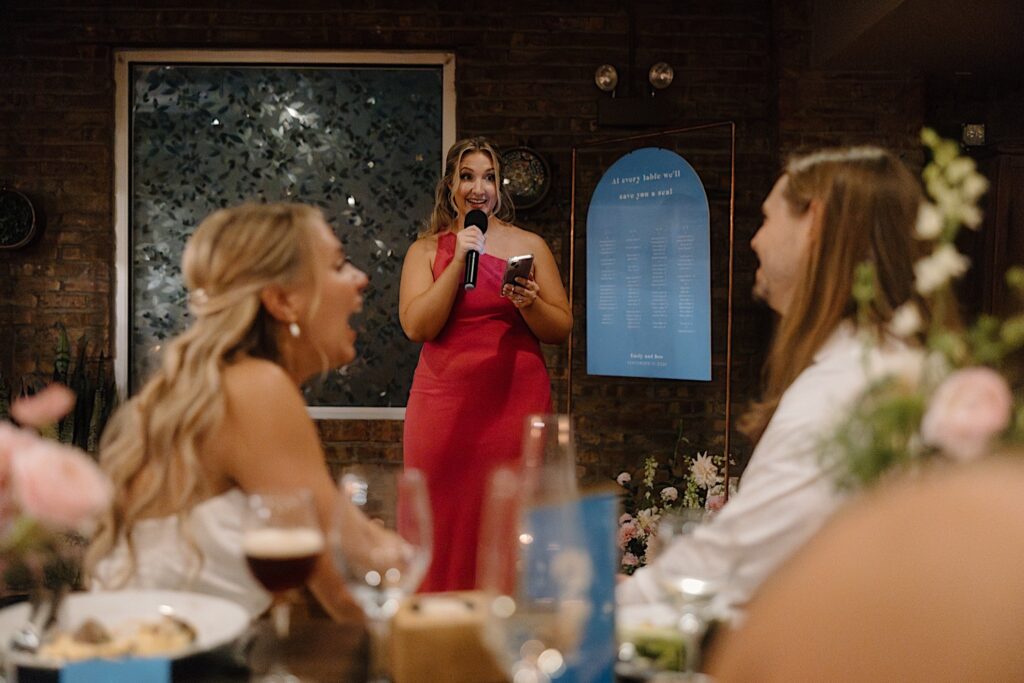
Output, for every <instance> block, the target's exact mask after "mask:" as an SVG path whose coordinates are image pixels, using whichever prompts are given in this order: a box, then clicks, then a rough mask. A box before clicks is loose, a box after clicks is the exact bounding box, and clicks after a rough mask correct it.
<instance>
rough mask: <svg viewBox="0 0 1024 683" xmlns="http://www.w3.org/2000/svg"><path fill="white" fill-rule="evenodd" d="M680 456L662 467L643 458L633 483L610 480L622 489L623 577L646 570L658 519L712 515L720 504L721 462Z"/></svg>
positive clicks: (628, 477) (624, 476) (627, 477)
mask: <svg viewBox="0 0 1024 683" xmlns="http://www.w3.org/2000/svg"><path fill="white" fill-rule="evenodd" d="M685 442H686V440H685V439H680V441H679V443H680V444H684V443H685ZM680 450H681V449H680V448H679V446H678V445H677V448H676V457H675V458H674V459H673V460H672V461H670V462H666V463H659V462H658V459H657V458H655V457H654V456H648V457H647V458H646V459H645V460H644V466H643V470H642V471H641V472H639V473H637V476H636V477H634V476H633V474H631V473H630V472H622V473H620V474H619V475H618V477H616V482H617V483H618V484H619V486H621V487H622V489H623V494H622V495H623V510H624V511H623V514H622V516H621V517H620V518H619V529H618V538H617V542H618V545H619V549H620V550H621V551H622V559H621V570H622V572H623V573H624V574H632V573H633V572H635V571H636V570H637V569H638V568H640V567H643V566H644V565H645V564H647V548H648V545H649V543H650V542H651V540H652V539H653V538H654V537H655V536H656V535H657V531H658V522H659V521H660V520H661V516H662V515H663V514H665V513H666V512H670V511H672V510H679V509H682V508H692V509H701V510H707V511H710V512H713V511H716V510H718V509H720V508H721V507H722V505H724V504H725V481H724V479H725V478H724V476H723V474H722V472H723V470H724V467H725V458H724V457H723V456H721V455H708V452H707V451H704V452H703V453H700V452H694V453H693V454H692V455H681V454H680V453H679V451H680Z"/></svg>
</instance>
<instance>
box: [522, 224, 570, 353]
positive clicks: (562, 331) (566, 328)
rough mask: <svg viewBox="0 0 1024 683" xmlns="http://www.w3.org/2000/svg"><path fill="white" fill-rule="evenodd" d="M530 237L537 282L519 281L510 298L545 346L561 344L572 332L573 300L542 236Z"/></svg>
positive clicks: (531, 235)
mask: <svg viewBox="0 0 1024 683" xmlns="http://www.w3.org/2000/svg"><path fill="white" fill-rule="evenodd" d="M527 234H529V236H530V237H529V242H530V250H531V251H532V252H533V254H534V279H533V280H532V281H526V280H524V278H517V280H518V282H519V284H518V285H517V286H516V287H514V288H513V291H512V296H511V297H510V299H511V301H512V303H513V305H515V306H516V308H518V309H519V312H520V314H522V316H523V320H525V321H526V325H527V326H528V327H529V328H530V331H531V332H533V334H534V335H536V337H537V339H539V340H541V341H542V342H544V343H545V344H561V343H562V342H564V341H565V340H566V338H568V336H569V332H570V331H571V330H572V311H570V310H569V299H568V297H566V295H565V288H564V287H562V277H561V275H559V273H558V265H557V264H556V263H555V257H554V256H552V254H551V250H550V249H549V248H548V245H547V243H546V242H545V241H544V239H543V238H541V237H540V236H539V235H534V234H533V233H527ZM517 296H519V297H521V300H520V299H518V298H517Z"/></svg>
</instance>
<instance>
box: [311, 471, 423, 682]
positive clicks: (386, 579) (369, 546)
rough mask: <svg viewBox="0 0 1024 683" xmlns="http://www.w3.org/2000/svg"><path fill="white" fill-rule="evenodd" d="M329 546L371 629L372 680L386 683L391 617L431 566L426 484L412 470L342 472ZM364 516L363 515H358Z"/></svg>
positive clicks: (419, 475) (421, 476)
mask: <svg viewBox="0 0 1024 683" xmlns="http://www.w3.org/2000/svg"><path fill="white" fill-rule="evenodd" d="M338 488H339V495H340V496H341V498H342V500H341V501H340V503H339V505H338V509H337V513H336V515H335V523H334V526H333V528H332V529H331V532H330V546H331V552H332V555H333V557H334V561H335V564H336V565H337V567H338V569H339V571H340V572H341V575H342V577H343V578H344V579H345V583H346V585H347V586H348V588H349V590H350V591H351V593H352V596H353V597H354V598H355V599H356V601H357V602H358V603H359V606H360V607H362V609H363V612H365V613H366V616H367V620H368V624H369V627H370V631H371V632H370V636H371V639H370V642H371V652H370V678H369V680H370V681H387V680H388V678H387V676H388V674H389V665H388V661H387V660H388V658H387V657H386V656H385V652H386V651H387V649H388V644H387V643H388V638H389V635H390V633H389V632H390V624H391V618H392V617H394V616H395V614H396V613H397V612H398V608H399V605H400V603H401V601H402V599H403V598H405V597H406V596H407V595H409V594H410V593H412V592H413V591H415V590H416V589H417V588H418V587H419V585H420V583H421V582H422V581H423V577H424V576H426V573H427V568H428V567H429V566H430V558H431V553H432V552H433V529H432V527H431V523H432V522H431V516H430V505H429V502H428V498H427V486H426V482H425V480H424V478H423V475H422V473H421V472H420V471H419V470H416V469H405V470H403V471H397V472H390V473H388V472H382V473H378V474H375V475H374V476H373V477H368V476H366V475H365V474H364V473H363V472H361V471H359V470H358V469H350V470H346V471H344V472H343V473H342V476H341V478H340V479H339V481H338ZM361 513H362V514H361Z"/></svg>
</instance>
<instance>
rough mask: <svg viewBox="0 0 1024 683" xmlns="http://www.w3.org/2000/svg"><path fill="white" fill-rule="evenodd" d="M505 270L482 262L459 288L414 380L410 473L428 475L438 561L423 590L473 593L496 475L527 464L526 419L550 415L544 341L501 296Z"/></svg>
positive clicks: (441, 242) (437, 265) (445, 243)
mask: <svg viewBox="0 0 1024 683" xmlns="http://www.w3.org/2000/svg"><path fill="white" fill-rule="evenodd" d="M454 247H455V235H454V234H452V233H445V234H443V235H441V236H440V237H439V238H438V244H437V256H436V257H435V259H434V277H435V278H437V277H438V276H439V275H440V274H441V272H442V271H444V269H445V267H446V266H447V265H448V264H449V263H450V262H451V260H452V255H453V250H454ZM504 269H505V260H504V259H501V258H496V257H494V256H490V255H489V254H486V253H485V254H483V255H482V256H481V257H480V267H479V271H478V274H477V286H476V289H474V290H470V291H468V292H467V291H465V290H463V289H461V288H460V290H459V293H458V295H457V297H456V299H455V304H454V305H453V307H452V311H451V314H450V315H449V316H448V322H447V324H446V325H445V327H444V329H443V330H441V333H440V334H439V335H438V336H437V338H436V339H434V340H433V341H429V342H426V343H424V344H423V349H422V350H421V352H420V359H419V364H418V365H417V366H416V374H415V375H414V377H413V383H412V390H411V391H410V393H409V403H408V407H407V408H406V413H405V434H404V438H403V445H404V458H405V466H406V467H415V468H418V469H420V470H422V471H423V473H424V475H425V477H426V480H427V486H428V489H429V492H430V504H431V505H430V507H431V510H432V512H433V519H434V557H433V562H432V564H431V567H430V569H429V571H428V573H427V578H426V579H425V580H424V582H423V584H422V586H421V588H420V590H421V591H423V592H432V591H447V590H468V589H472V588H474V587H475V585H476V556H477V542H478V532H479V528H480V513H481V507H482V503H483V496H484V492H485V489H486V487H487V480H488V476H489V475H490V473H491V472H492V471H493V470H494V468H495V467H496V466H497V465H501V464H503V463H508V462H513V461H516V460H517V459H518V458H519V456H520V444H521V442H522V434H523V421H524V418H525V417H526V416H527V415H529V414H530V413H545V412H550V410H551V382H550V379H549V377H548V372H547V367H546V366H545V364H544V357H543V355H542V354H541V350H540V343H539V342H538V341H537V338H536V337H535V336H533V333H532V332H530V329H529V328H528V327H527V326H526V322H525V321H524V320H523V318H522V316H521V315H520V314H519V311H518V310H517V309H516V308H515V306H513V305H512V302H510V301H509V300H508V299H505V298H502V296H501V276H502V273H503V272H504Z"/></svg>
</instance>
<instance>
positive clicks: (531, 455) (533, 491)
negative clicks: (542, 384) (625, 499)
mask: <svg viewBox="0 0 1024 683" xmlns="http://www.w3.org/2000/svg"><path fill="white" fill-rule="evenodd" d="M583 538H584V534H583V526H582V520H581V519H580V509H579V493H578V490H577V487H576V476H575V451H574V446H573V437H572V429H571V427H570V424H569V418H568V416H566V415H531V416H530V417H529V418H527V421H526V432H525V436H524V442H523V461H522V464H521V466H520V467H519V468H500V469H498V470H496V471H495V472H494V473H493V474H492V476H491V480H490V485H489V487H488V490H487V492H486V497H485V499H484V510H483V515H482V520H481V529H480V550H479V560H478V574H477V579H478V581H477V582H478V584H479V586H480V588H481V589H482V590H484V591H485V592H486V593H487V596H488V600H489V603H490V609H489V619H488V621H487V622H486V624H485V629H484V637H485V642H486V643H487V645H488V646H489V647H490V649H491V650H492V651H493V652H494V653H495V654H496V655H497V656H498V657H499V659H500V660H501V662H502V664H503V665H504V668H505V670H506V672H507V673H508V674H509V676H510V678H511V679H512V680H516V681H518V680H530V681H536V682H537V683H546V682H547V681H550V680H551V679H553V678H557V677H558V676H559V675H561V673H562V672H564V671H565V670H566V667H567V666H568V665H569V663H571V660H572V659H573V657H574V656H575V654H576V650H577V647H578V645H579V641H580V638H581V636H582V634H583V630H584V628H585V625H586V623H587V619H588V617H589V615H590V609H591V605H590V600H589V588H590V581H591V574H592V567H591V561H590V555H589V554H588V552H587V550H586V549H585V548H584V547H582V543H583V541H582V539H583Z"/></svg>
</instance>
